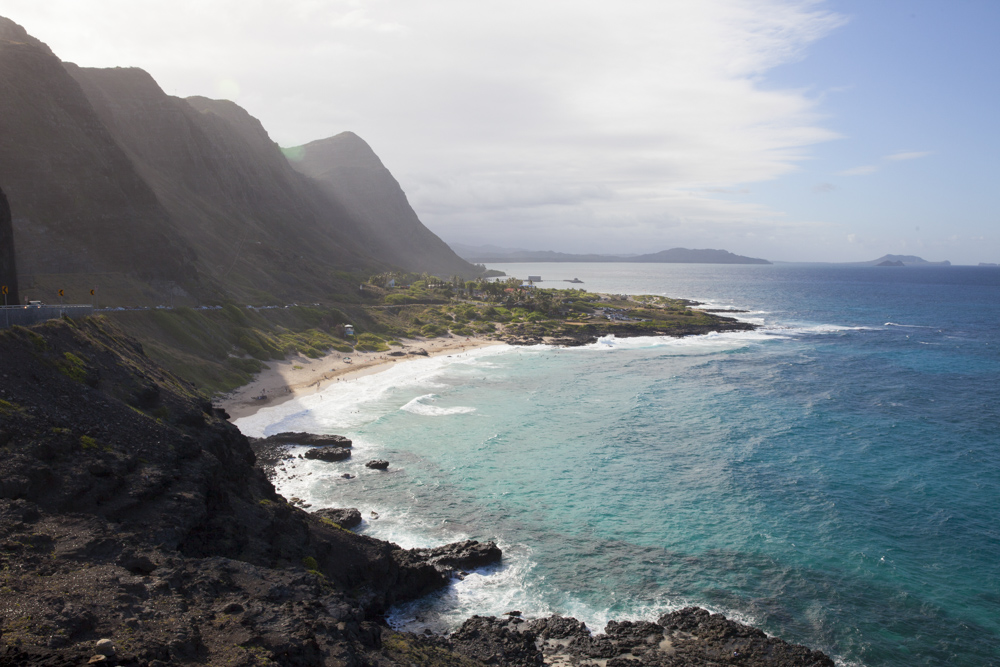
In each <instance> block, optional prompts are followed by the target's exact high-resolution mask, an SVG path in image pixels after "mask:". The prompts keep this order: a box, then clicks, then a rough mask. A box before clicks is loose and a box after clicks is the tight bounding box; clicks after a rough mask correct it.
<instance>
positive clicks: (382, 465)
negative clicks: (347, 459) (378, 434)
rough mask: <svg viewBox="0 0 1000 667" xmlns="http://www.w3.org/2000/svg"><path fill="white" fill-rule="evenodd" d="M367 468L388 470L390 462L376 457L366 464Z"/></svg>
mask: <svg viewBox="0 0 1000 667" xmlns="http://www.w3.org/2000/svg"><path fill="white" fill-rule="evenodd" d="M365 467H366V468H371V469H372V470H388V469H389V462H388V461H386V460H384V459H374V460H372V461H369V462H368V463H366V464H365Z"/></svg>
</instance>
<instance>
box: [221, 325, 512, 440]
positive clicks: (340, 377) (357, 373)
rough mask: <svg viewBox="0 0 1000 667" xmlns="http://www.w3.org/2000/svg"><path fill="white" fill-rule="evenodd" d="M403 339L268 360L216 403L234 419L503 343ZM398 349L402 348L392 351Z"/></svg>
mask: <svg viewBox="0 0 1000 667" xmlns="http://www.w3.org/2000/svg"><path fill="white" fill-rule="evenodd" d="M400 342H401V343H402V345H401V346H395V345H394V346H392V349H391V350H389V351H388V352H331V353H329V354H327V355H324V356H322V357H319V358H316V359H311V358H309V357H306V356H304V355H301V354H296V355H294V356H290V357H287V358H285V359H280V360H272V361H268V362H267V364H266V366H265V368H264V370H262V371H261V372H260V373H258V374H257V375H256V377H254V379H253V380H251V381H250V382H249V383H247V384H245V385H243V386H241V387H238V388H237V389H234V390H232V391H230V392H228V393H226V394H223V395H222V396H219V397H217V398H216V399H215V400H214V401H213V403H214V405H215V406H216V407H219V408H222V409H223V410H225V411H226V412H227V413H228V414H229V419H230V421H235V420H237V419H242V418H244V417H249V416H251V415H254V414H256V413H257V412H258V411H259V410H261V409H262V408H269V407H274V406H276V405H281V404H282V403H285V402H286V401H290V400H292V399H295V398H300V397H302V396H308V395H310V394H315V393H317V392H319V391H320V390H321V389H323V388H324V387H326V386H328V385H329V383H330V382H345V381H349V380H353V379H356V378H359V377H364V376H365V375H372V374H374V373H379V372H381V371H384V370H386V369H387V368H389V367H390V366H391V365H392V364H394V363H400V362H405V361H410V360H413V359H420V358H423V357H436V356H440V355H444V354H453V353H455V352H465V351H468V350H472V349H476V348H480V347H486V346H489V345H502V344H503V341H499V340H495V339H493V338H487V337H485V336H455V335H449V336H442V337H439V338H428V339H421V338H404V339H401V340H400ZM395 352H402V353H403V354H402V355H397V356H392V353H395Z"/></svg>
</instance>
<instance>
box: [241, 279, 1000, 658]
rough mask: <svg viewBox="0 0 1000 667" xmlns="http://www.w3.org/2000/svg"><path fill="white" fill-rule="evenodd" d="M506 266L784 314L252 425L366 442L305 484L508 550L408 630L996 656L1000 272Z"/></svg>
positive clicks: (404, 372)
mask: <svg viewBox="0 0 1000 667" xmlns="http://www.w3.org/2000/svg"><path fill="white" fill-rule="evenodd" d="M491 268H499V269H501V270H504V271H506V272H507V273H508V274H511V275H516V276H518V277H526V276H527V275H541V276H542V278H543V280H544V282H543V283H542V286H543V287H571V285H569V284H567V283H564V282H561V281H562V280H563V279H571V278H579V279H580V280H582V281H583V282H584V284H583V285H579V287H583V288H586V289H588V290H591V291H599V292H612V293H628V294H662V295H666V296H674V297H685V298H690V299H695V300H698V301H701V302H704V303H706V304H709V305H710V306H713V307H720V308H736V309H741V310H746V311H748V312H746V313H741V314H740V317H741V318H743V319H747V320H749V321H753V322H755V323H757V324H759V325H760V328H759V329H758V330H757V331H753V332H741V333H731V334H714V335H707V336H698V337H689V338H682V339H672V338H660V337H646V338H630V339H615V338H612V337H608V338H604V339H601V340H600V341H599V342H598V343H596V344H593V345H589V346H586V347H580V348H565V349H560V348H553V347H548V346H534V347H509V346H496V347H489V348H480V349H477V350H474V351H470V352H466V353H461V354H455V355H453V356H450V357H436V358H430V359H420V360H417V361H412V362H408V363H406V364H398V365H396V366H393V367H391V368H389V369H388V370H386V371H385V372H383V373H379V374H376V375H372V376H368V377H363V378H360V379H358V380H356V381H353V382H350V383H341V385H338V383H333V384H332V385H331V386H330V387H329V388H327V389H325V390H323V392H322V393H320V394H317V395H314V396H308V397H304V398H302V399H299V400H296V401H292V402H288V403H285V404H282V405H279V406H275V407H273V408H265V409H263V410H261V411H260V412H259V413H257V414H256V415H254V416H251V417H247V418H245V419H241V420H239V421H238V422H237V425H238V426H239V427H240V428H241V429H242V430H243V431H244V432H245V433H247V434H248V435H264V434H272V433H277V432H281V431H298V430H305V431H311V432H316V433H341V434H344V435H347V436H349V437H351V438H352V439H353V440H354V443H355V449H354V456H353V458H352V459H351V460H350V461H347V462H342V463H323V462H318V461H308V460H299V459H296V460H294V461H292V462H290V463H289V464H288V465H287V466H286V467H285V469H284V470H283V471H280V472H279V476H278V478H277V480H276V484H277V486H278V488H279V491H280V492H281V493H283V494H284V495H285V496H286V497H290V496H297V497H299V498H302V499H303V500H304V501H306V502H308V503H311V504H312V508H313V509H317V508H319V507H357V508H359V509H360V510H361V511H362V513H363V515H364V516H365V519H366V520H365V523H364V524H363V526H362V530H363V531H364V532H366V533H367V534H370V535H373V536H375V537H379V538H383V539H388V540H392V541H394V542H397V543H398V544H400V545H401V546H404V547H413V546H435V545H438V544H444V543H446V542H451V541H455V540H459V539H465V538H473V539H479V540H495V541H496V542H497V543H498V544H499V545H500V546H501V547H502V548H503V550H504V561H503V563H502V564H501V565H499V566H495V567H492V568H488V569H486V570H482V571H478V572H474V573H471V574H470V575H469V576H468V577H466V578H465V579H464V580H462V581H457V582H456V583H455V584H454V585H453V586H452V587H450V588H449V589H448V590H446V591H443V592H441V593H439V594H437V595H433V596H429V597H427V598H425V599H422V600H419V601H417V602H414V603H410V604H407V605H403V606H400V607H398V608H395V609H394V610H392V613H391V615H390V617H389V620H390V622H391V623H392V624H394V625H396V626H397V627H401V628H405V629H409V630H422V629H424V628H431V629H433V630H436V631H446V630H450V629H454V628H455V627H457V625H458V624H460V623H461V621H462V620H463V619H465V618H466V617H468V616H470V615H472V614H476V613H478V614H494V615H496V614H502V613H504V612H507V611H510V610H514V609H516V610H520V611H522V612H523V613H524V614H525V615H528V616H536V615H543V614H550V613H559V614H563V615H570V616H575V617H577V618H579V619H581V620H583V621H585V622H586V623H587V625H588V627H590V628H591V629H592V630H594V631H601V630H603V627H604V625H605V623H606V622H607V621H608V620H610V619H638V618H644V619H655V618H656V617H657V616H658V614H660V613H662V612H663V611H667V610H672V609H677V608H680V607H683V606H687V605H699V606H703V607H706V608H708V609H710V610H712V611H718V612H722V613H725V614H726V615H727V616H729V617H731V618H735V619H738V620H741V621H744V622H747V623H751V624H753V625H755V626H757V627H760V628H762V629H763V630H765V631H766V632H768V633H770V634H773V635H776V636H779V637H781V638H783V639H786V640H788V641H792V642H797V643H803V644H806V645H808V646H810V647H812V648H816V649H820V650H822V651H824V652H826V653H827V654H829V655H830V656H831V657H833V658H834V659H835V660H836V661H837V662H838V663H839V664H842V665H866V666H869V667H875V666H881V665H890V666H897V665H898V666H907V667H912V666H914V665H975V666H977V667H978V666H981V665H997V664H1000V386H998V379H1000V334H998V324H1000V269H996V268H985V267H984V268H980V267H904V268H888V267H844V266H823V265H793V264H788V265H786V264H781V265H772V266H724V265H678V264H633V265H629V264H535V265H531V264H516V265H499V266H496V267H491ZM373 458H384V459H387V460H389V461H390V463H391V466H390V469H389V471H388V472H386V473H379V472H377V471H371V470H368V469H366V468H364V466H363V464H364V462H365V461H368V460H370V459H373ZM345 472H347V473H351V474H353V475H356V478H355V479H350V480H348V479H343V478H342V477H341V475H342V474H343V473H345ZM372 512H375V513H376V514H377V518H376V516H375V515H373V514H372Z"/></svg>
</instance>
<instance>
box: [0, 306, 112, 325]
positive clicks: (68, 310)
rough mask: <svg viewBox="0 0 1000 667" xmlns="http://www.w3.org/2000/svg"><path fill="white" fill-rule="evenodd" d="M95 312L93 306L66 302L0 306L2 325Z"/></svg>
mask: <svg viewBox="0 0 1000 667" xmlns="http://www.w3.org/2000/svg"><path fill="white" fill-rule="evenodd" d="M93 312H94V307H93V306H88V305H83V304H66V305H62V306H54V305H44V306H0V327H10V326H13V325H15V324H19V325H21V326H28V325H29V324H34V323H36V322H44V321H45V320H54V319H58V318H60V317H62V316H63V315H65V316H66V317H86V316H87V315H90V314H92V313H93Z"/></svg>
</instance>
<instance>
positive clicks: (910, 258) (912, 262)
mask: <svg viewBox="0 0 1000 667" xmlns="http://www.w3.org/2000/svg"><path fill="white" fill-rule="evenodd" d="M849 264H855V265H857V266H951V262H949V261H948V260H944V261H943V262H928V261H927V260H926V259H924V258H923V257H917V256H916V255H882V256H881V257H879V258H878V259H873V260H871V261H870V262H849Z"/></svg>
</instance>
